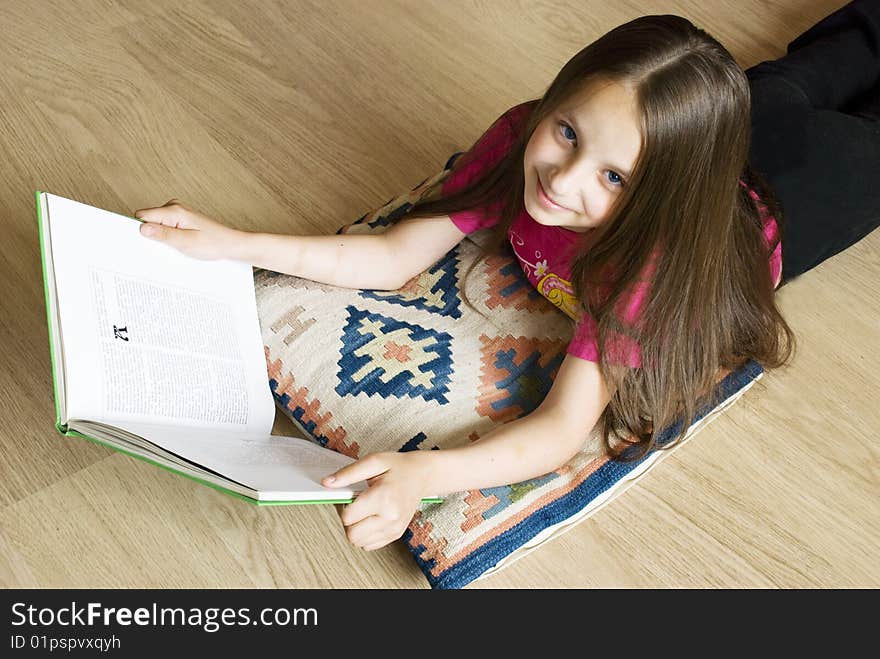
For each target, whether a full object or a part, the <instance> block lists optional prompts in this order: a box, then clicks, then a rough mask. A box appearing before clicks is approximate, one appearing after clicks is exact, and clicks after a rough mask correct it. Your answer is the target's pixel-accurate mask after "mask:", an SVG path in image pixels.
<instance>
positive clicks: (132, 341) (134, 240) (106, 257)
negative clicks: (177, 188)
mask: <svg viewBox="0 0 880 659" xmlns="http://www.w3.org/2000/svg"><path fill="white" fill-rule="evenodd" d="M46 198H47V207H48V211H49V219H48V222H49V227H50V235H51V243H52V259H53V265H54V271H55V283H56V287H57V296H58V300H57V302H58V316H59V319H60V326H61V336H62V342H63V344H62V353H63V358H64V362H65V377H66V383H65V384H66V402H67V416H68V418H80V419H88V420H93V421H98V422H102V423H118V422H121V421H133V422H150V423H162V424H168V425H172V426H176V427H204V426H211V427H215V428H220V429H229V430H235V431H239V432H244V433H247V434H255V435H268V434H269V433H270V432H271V428H272V424H273V422H274V417H275V407H274V403H273V400H272V395H271V392H270V390H269V383H268V374H267V371H266V361H265V355H264V351H263V342H262V338H261V335H260V326H259V320H258V318H257V306H256V298H255V294H254V284H253V270H252V268H251V266H250V265H248V264H245V263H240V262H235V261H228V260H221V261H201V260H198V259H193V258H190V257H187V256H184V255H183V254H181V253H180V252H178V251H177V250H175V249H173V248H171V247H168V246H166V245H163V244H161V243H158V242H155V241H152V240H149V239H147V238H144V237H143V236H141V235H140V232H139V226H140V222H138V221H137V220H135V219H133V218H128V217H125V216H123V215H118V214H116V213H111V212H109V211H105V210H102V209H99V208H94V207H92V206H88V205H86V204H81V203H79V202H76V201H72V200H69V199H65V198H63V197H58V196H57V195H51V194H47V195H46Z"/></svg>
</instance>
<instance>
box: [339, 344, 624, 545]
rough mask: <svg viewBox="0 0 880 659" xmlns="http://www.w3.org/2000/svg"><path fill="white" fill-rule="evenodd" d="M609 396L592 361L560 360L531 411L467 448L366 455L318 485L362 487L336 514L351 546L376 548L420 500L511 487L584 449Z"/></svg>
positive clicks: (397, 529)
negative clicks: (546, 389)
mask: <svg viewBox="0 0 880 659" xmlns="http://www.w3.org/2000/svg"><path fill="white" fill-rule="evenodd" d="M610 398H611V392H609V391H608V389H607V387H606V385H605V382H604V379H603V378H602V376H601V373H600V371H599V367H598V365H597V364H595V363H593V362H589V361H586V360H583V359H580V358H578V357H574V356H572V355H566V357H565V359H564V360H563V362H562V366H560V368H559V372H558V373H557V376H556V378H555V380H554V382H553V386H552V388H551V389H550V392H549V393H548V394H547V396H546V398H545V399H544V401H543V402H542V403H541V405H540V406H539V407H538V408H537V409H536V410H535V411H533V412H532V413H531V414H529V415H527V416H525V417H523V418H521V419H517V420H516V421H511V422H509V423H506V424H504V425H501V426H499V427H497V428H495V429H494V430H492V431H491V432H490V433H488V434H486V435H485V436H483V437H482V438H480V439H479V440H478V441H476V442H474V443H473V444H471V445H469V446H464V447H460V448H454V449H446V450H441V451H411V452H408V453H390V452H389V453H376V454H372V455H369V456H367V457H365V458H363V459H361V460H358V461H357V462H355V463H353V464H351V465H349V466H347V467H345V468H343V469H340V470H339V471H338V472H336V473H335V474H332V475H331V476H329V477H328V478H326V479H324V481H323V482H322V484H323V485H325V486H328V487H339V486H344V485H349V484H351V483H355V482H358V481H360V480H367V481H368V482H369V484H370V487H369V488H368V489H367V490H366V491H364V492H361V493H360V494H359V495H358V497H357V498H356V499H355V501H354V502H353V503H352V504H350V505H348V506H346V507H345V509H344V510H343V511H342V513H341V517H342V522H343V524H344V525H345V526H346V533H347V535H348V538H349V540H351V542H353V543H354V544H356V545H358V546H360V547H363V548H365V549H377V548H379V547H382V546H384V545H386V544H388V543H389V542H391V541H393V540H395V539H397V538H399V537H400V536H401V535H402V533H403V532H404V530H405V529H406V527H407V525H408V524H409V522H410V520H411V519H412V516H413V514H414V513H415V511H416V509H417V507H418V505H419V502H420V501H421V499H422V498H424V497H428V496H432V495H437V494H440V495H445V494H448V493H450V492H458V491H462V490H469V489H478V488H484V487H493V486H497V485H506V484H509V483H516V482H519V481H522V480H526V479H529V478H534V477H537V476H541V475H543V474H546V473H547V472H549V471H552V470H553V469H556V468H558V467H560V466H562V465H563V464H565V462H567V461H568V460H569V459H570V458H571V457H572V456H573V455H574V454H575V453H577V452H578V451H579V450H580V449H581V448H582V447H583V445H584V442H585V440H586V439H587V437H588V435H589V434H590V432H591V431H592V429H593V427H594V426H595V425H596V422H597V421H598V420H599V417H600V415H601V414H602V411H603V410H604V409H605V406H606V405H607V404H608V401H609V400H610ZM331 479H332V480H331Z"/></svg>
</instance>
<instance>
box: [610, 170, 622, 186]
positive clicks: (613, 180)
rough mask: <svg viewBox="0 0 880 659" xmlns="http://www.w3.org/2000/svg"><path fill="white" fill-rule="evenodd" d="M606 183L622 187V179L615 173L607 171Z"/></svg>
mask: <svg viewBox="0 0 880 659" xmlns="http://www.w3.org/2000/svg"><path fill="white" fill-rule="evenodd" d="M606 178H607V179H608V182H609V183H611V184H612V185H623V177H622V176H621V175H620V174H618V173H617V172H615V171H612V170H610V169H609V170H608V171H607V174H606Z"/></svg>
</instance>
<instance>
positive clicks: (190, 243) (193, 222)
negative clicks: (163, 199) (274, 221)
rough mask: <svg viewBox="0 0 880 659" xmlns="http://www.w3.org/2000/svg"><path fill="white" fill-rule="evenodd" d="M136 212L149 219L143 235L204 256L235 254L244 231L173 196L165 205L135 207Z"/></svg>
mask: <svg viewBox="0 0 880 659" xmlns="http://www.w3.org/2000/svg"><path fill="white" fill-rule="evenodd" d="M134 216H135V217H136V218H138V219H139V220H145V222H144V223H143V224H141V226H140V231H141V235H142V236H146V237H148V238H152V239H153V240H158V241H160V242H163V243H165V244H166V245H171V246H172V247H174V248H175V249H177V250H179V251H181V252H183V253H184V254H186V255H187V256H192V257H193V258H197V259H203V260H213V259H222V258H232V254H233V250H234V248H235V247H236V245H237V244H238V243H240V241H241V239H242V237H243V234H244V232H243V231H238V230H236V229H233V228H231V227H227V226H224V225H223V224H220V222H217V221H216V220H212V219H211V218H210V217H208V216H207V215H202V214H201V213H199V212H197V211H194V210H191V209H190V208H187V207H186V206H184V205H183V203H182V202H180V201H179V200H177V199H171V200H170V201H168V202H167V203H166V204H165V205H164V206H157V207H156V208H143V209H141V210H139V211H135V214H134Z"/></svg>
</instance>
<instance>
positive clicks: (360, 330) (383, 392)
mask: <svg viewBox="0 0 880 659" xmlns="http://www.w3.org/2000/svg"><path fill="white" fill-rule="evenodd" d="M346 311H347V312H348V320H347V322H346V324H345V327H344V328H343V330H342V350H341V354H342V357H341V358H340V359H339V362H337V363H338V365H339V367H340V369H339V373H338V379H339V383H338V384H337V385H336V387H335V389H336V393H338V394H339V395H340V396H347V395H351V396H356V395H358V394H359V393H361V392H365V393H366V394H367V395H368V396H372V395H374V394H377V395H379V396H381V397H382V398H388V397H389V396H395V397H397V398H404V397H406V396H408V397H410V398H419V397H421V398H424V399H425V400H436V401H437V402H438V403H440V404H441V405H445V404H447V403H448V402H449V401H448V400H447V398H446V394H447V393H449V380H450V375H451V374H452V351H451V350H450V345H451V343H452V336H450V335H449V334H447V333H446V332H438V331H436V330H432V329H430V328H424V327H419V326H418V325H412V324H410V323H405V322H402V321H399V320H396V319H394V318H390V317H388V316H384V315H382V314H377V313H371V312H369V311H362V310H360V309H357V308H356V307H354V306H351V305H349V306H347V307H346Z"/></svg>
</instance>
